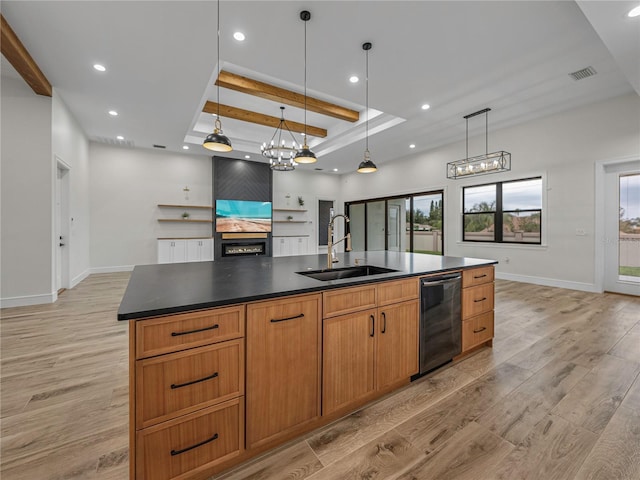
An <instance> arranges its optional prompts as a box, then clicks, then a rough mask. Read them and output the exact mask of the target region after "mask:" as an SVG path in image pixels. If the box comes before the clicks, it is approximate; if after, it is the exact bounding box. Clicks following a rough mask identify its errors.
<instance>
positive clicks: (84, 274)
mask: <svg viewBox="0 0 640 480" xmlns="http://www.w3.org/2000/svg"><path fill="white" fill-rule="evenodd" d="M90 274H91V271H90V270H89V269H88V268H87V269H86V270H85V271H84V272H82V273H81V274H80V275H78V276H76V277H75V278H72V279H71V285H70V286H69V288H73V287H75V286H76V285H78V284H79V283H80V282H81V281H82V280H84V279H85V278H87V277H88V276H89V275H90Z"/></svg>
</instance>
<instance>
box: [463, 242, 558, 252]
mask: <svg viewBox="0 0 640 480" xmlns="http://www.w3.org/2000/svg"><path fill="white" fill-rule="evenodd" d="M456 245H460V246H462V247H470V246H476V247H489V248H517V249H520V250H546V249H547V248H549V246H548V245H547V244H546V243H543V244H540V245H537V244H535V245H528V244H526V243H494V242H463V241H460V240H459V241H457V242H456Z"/></svg>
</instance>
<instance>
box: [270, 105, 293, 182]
mask: <svg viewBox="0 0 640 480" xmlns="http://www.w3.org/2000/svg"><path fill="white" fill-rule="evenodd" d="M285 131H286V132H288V133H289V136H290V137H291V146H287V144H286V139H285V138H282V136H283V134H284V132H285ZM284 136H285V137H286V134H285V135H284ZM276 137H277V138H276ZM299 148H300V146H299V145H298V144H297V143H296V139H295V137H294V136H293V133H291V130H289V127H288V126H287V122H286V121H285V119H284V107H280V123H279V124H278V126H277V127H276V131H275V132H273V136H272V137H271V141H270V142H269V143H268V144H267V143H263V144H262V146H261V147H260V151H261V152H262V156H263V157H265V158H268V159H269V163H270V164H271V170H278V171H281V172H287V171H291V170H295V168H296V165H297V163H296V161H295V156H296V153H297V152H298V149H299Z"/></svg>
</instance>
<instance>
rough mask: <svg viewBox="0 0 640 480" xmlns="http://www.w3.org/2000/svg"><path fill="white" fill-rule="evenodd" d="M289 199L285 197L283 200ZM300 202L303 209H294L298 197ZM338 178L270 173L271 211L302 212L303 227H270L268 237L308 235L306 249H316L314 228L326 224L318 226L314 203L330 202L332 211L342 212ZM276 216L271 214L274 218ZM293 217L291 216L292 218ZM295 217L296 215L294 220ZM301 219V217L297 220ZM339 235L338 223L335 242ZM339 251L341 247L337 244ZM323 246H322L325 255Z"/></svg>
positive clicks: (316, 210)
mask: <svg viewBox="0 0 640 480" xmlns="http://www.w3.org/2000/svg"><path fill="white" fill-rule="evenodd" d="M287 196H289V198H287ZM299 196H300V197H302V198H303V199H304V206H303V207H299V206H298V197H299ZM341 197H342V196H341V192H340V177H339V176H338V175H331V174H322V173H317V172H315V173H313V172H305V171H303V170H301V169H298V170H294V171H292V172H273V208H303V209H306V210H307V212H306V217H305V218H306V220H308V221H309V223H307V224H298V223H296V224H291V225H286V224H285V225H282V224H274V226H273V232H272V234H273V235H274V236H277V235H309V246H310V249H311V251H312V252H315V251H316V250H317V249H318V248H319V247H318V229H319V228H324V229H326V228H327V226H326V225H318V201H319V200H334V206H335V212H336V213H343V203H342V198H341ZM276 215H280V214H279V213H277V212H276V213H274V218H275V217H276ZM292 216H293V215H292ZM297 216H298V214H296V218H297ZM301 218H302V217H301ZM342 235H343V231H342V223H339V227H338V229H337V230H336V233H335V237H334V238H336V239H338V238H341V237H342ZM339 247H340V248H342V244H340V245H339ZM326 251H327V247H326V245H325V246H324V252H325V253H326Z"/></svg>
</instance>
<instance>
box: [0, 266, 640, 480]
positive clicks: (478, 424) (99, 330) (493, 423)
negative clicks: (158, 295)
mask: <svg viewBox="0 0 640 480" xmlns="http://www.w3.org/2000/svg"><path fill="white" fill-rule="evenodd" d="M128 278H129V275H128V274H124V273H118V274H101V275H92V276H90V277H89V278H87V279H86V280H84V281H83V282H82V283H81V284H80V285H78V286H77V287H76V288H74V289H72V290H67V291H66V292H64V294H63V295H62V296H61V297H60V299H59V300H58V302H56V303H55V304H52V305H44V306H34V307H21V308H12V309H4V310H2V311H1V312H0V314H1V320H0V333H1V345H0V346H1V369H2V370H1V374H2V377H1V383H0V387H1V402H2V406H1V407H2V408H1V417H2V418H1V422H2V425H1V433H2V439H1V444H0V445H1V454H2V458H1V462H2V467H1V477H2V479H3V480H17V479H25V480H36V479H37V480H62V479H65V480H76V479H78V480H79V479H83V480H84V479H86V480H111V479H118V480H126V479H127V475H128V470H127V469H128V449H127V442H128V397H127V395H128V380H127V354H128V352H127V348H128V344H127V324H126V322H118V321H116V310H117V307H118V304H119V302H120V299H121V297H122V294H123V292H124V289H125V287H126V283H127V281H128ZM216 478H220V479H224V480H239V479H255V480H257V479H260V480H266V479H274V480H282V479H309V480H320V479H368V480H372V479H396V478H397V479H404V480H408V479H416V480H431V479H438V480H443V479H475V480H490V479H505V480H517V479H540V480H552V479H562V480H564V479H566V480H573V479H575V480H584V479H591V480H594V479H601V480H622V479H628V480H637V479H640V298H638V297H629V296H621V295H613V294H603V295H600V294H591V293H585V292H577V291H572V290H562V289H558V288H549V287H541V286H534V285H529V284H522V283H515V282H507V281H497V282H496V338H495V341H494V348H493V349H489V348H486V349H484V350H481V351H480V352H478V353H477V354H475V355H473V356H471V357H469V358H466V359H464V360H462V361H460V362H457V363H456V364H453V365H449V366H447V367H444V368H442V369H440V370H438V371H437V372H435V373H433V374H431V375H429V376H427V377H425V378H422V379H420V380H418V381H416V382H413V383H412V384H411V385H409V386H407V387H405V388H403V389H402V390H400V391H397V392H395V393H394V394H392V395H389V396H387V397H385V398H383V399H382V400H380V401H378V402H375V403H373V404H371V405H369V406H368V407H367V408H364V409H362V410H360V411H358V412H356V413H354V414H352V415H349V416H348V417H345V418H343V419H341V420H339V421H337V422H335V423H333V424H331V425H328V426H327V427H325V428H323V429H321V430H319V431H317V432H314V433H313V434H310V435H308V436H306V437H304V438H302V439H299V440H297V441H294V442H292V443H289V444H287V445H285V446H284V447H281V448H279V449H278V450H276V451H274V452H271V453H268V454H266V455H264V456H262V457H260V458H258V459H256V460H253V461H251V462H249V463H248V464H246V465H245V466H243V467H241V468H236V469H235V470H233V471H231V472H228V473H226V474H224V475H222V476H219V477H216Z"/></svg>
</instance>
